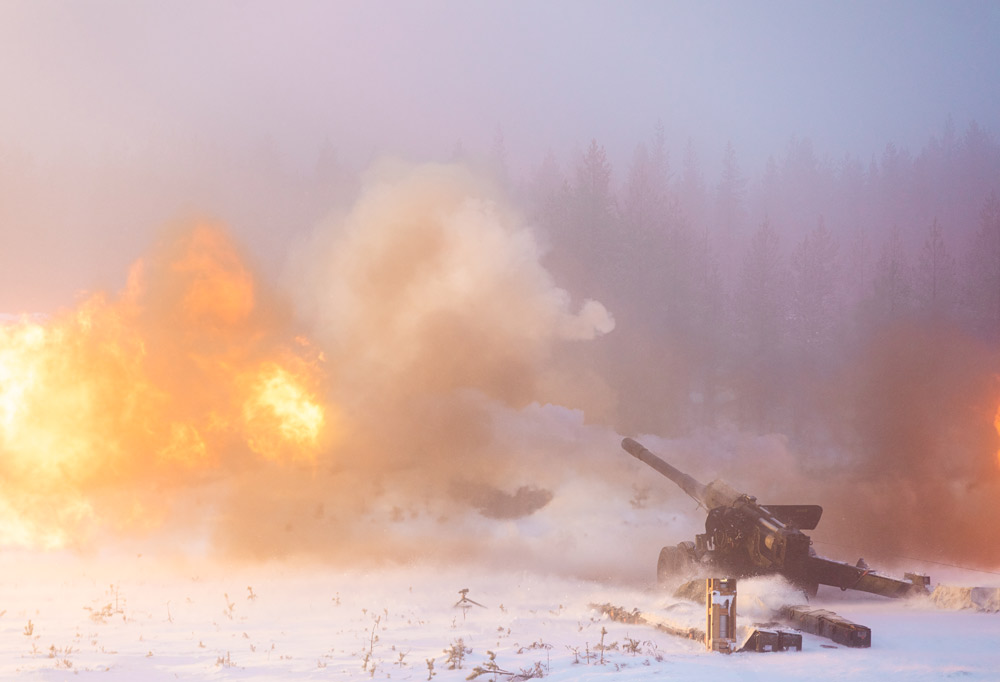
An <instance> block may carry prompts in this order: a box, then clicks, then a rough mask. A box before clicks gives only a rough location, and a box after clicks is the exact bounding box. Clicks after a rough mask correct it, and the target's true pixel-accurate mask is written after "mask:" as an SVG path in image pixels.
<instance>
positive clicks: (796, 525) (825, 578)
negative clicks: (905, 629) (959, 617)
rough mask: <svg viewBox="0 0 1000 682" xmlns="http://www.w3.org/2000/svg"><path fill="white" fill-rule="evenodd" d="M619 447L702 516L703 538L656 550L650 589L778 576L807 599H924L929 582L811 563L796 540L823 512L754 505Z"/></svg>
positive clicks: (807, 544) (809, 552)
mask: <svg viewBox="0 0 1000 682" xmlns="http://www.w3.org/2000/svg"><path fill="white" fill-rule="evenodd" d="M622 448H624V450H625V451H626V452H628V453H629V454H630V455H632V456H633V457H635V458H636V459H638V460H640V461H641V462H643V463H645V464H647V465H649V466H650V467H652V468H653V469H655V470H656V471H657V472H659V473H660V474H662V475H663V476H666V477H667V478H669V479H670V480H671V481H673V482H674V483H676V484H677V485H678V486H679V487H680V488H681V490H683V491H684V492H685V493H687V494H688V495H690V496H691V497H692V498H694V500H695V501H696V502H698V504H699V505H701V506H702V507H704V508H705V509H706V510H707V511H708V517H707V518H706V520H705V532H704V533H701V534H699V535H697V536H696V537H695V541H694V542H690V541H685V542H681V543H679V544H677V545H676V546H674V547H664V548H663V549H662V550H661V551H660V558H659V561H658V562H657V567H656V574H657V579H658V582H660V583H661V584H663V583H669V582H671V581H673V580H675V579H677V578H680V577H682V576H684V575H685V574H692V573H695V572H698V571H699V569H701V570H711V571H712V573H713V574H716V575H718V574H723V575H725V576H727V577H732V578H744V577H750V576H757V575H769V574H774V573H778V574H781V575H783V576H784V577H785V578H786V579H787V580H789V581H790V582H791V583H793V584H795V585H797V586H799V587H800V588H802V589H803V590H805V591H806V592H807V593H808V594H810V595H814V594H816V590H817V589H818V587H819V585H831V586H833V587H839V588H841V589H842V590H860V591H862V592H871V593H873V594H880V595H883V596H886V597H906V596H909V595H912V594H926V593H927V584H928V583H929V578H928V577H927V576H924V575H917V574H913V573H906V574H904V578H903V579H902V580H900V579H898V578H892V577H889V576H886V575H882V574H880V573H877V572H875V571H873V570H872V569H870V568H869V567H868V566H867V565H866V564H865V563H864V561H863V560H859V561H858V563H857V564H855V565H852V564H848V563H844V562H841V561H834V560H832V559H827V558H824V557H821V556H818V555H817V554H816V553H815V552H814V551H813V548H812V540H810V539H809V536H808V535H806V534H805V533H803V532H802V531H804V530H813V529H814V528H816V525H817V524H818V523H819V519H820V516H821V515H822V514H823V508H822V507H820V506H819V505H815V504H805V505H778V504H766V505H762V504H758V503H757V499H756V498H755V497H752V496H750V495H746V494H744V493H741V492H738V491H736V490H734V489H733V488H731V487H730V486H729V485H727V484H726V483H725V482H723V481H720V480H716V481H713V482H711V483H709V484H708V485H704V484H702V483H699V482H698V481H696V480H695V479H694V478H692V477H691V476H689V475H687V474H685V473H683V472H682V471H679V470H678V469H675V468H674V467H673V466H671V465H670V464H668V463H667V462H665V461H663V460H662V459H660V458H659V457H657V456H656V455H654V454H653V453H651V452H650V451H649V450H647V449H646V448H644V447H643V446H642V445H640V444H639V443H638V442H636V441H634V440H632V439H631V438H625V439H624V440H623V441H622Z"/></svg>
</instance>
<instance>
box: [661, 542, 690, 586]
mask: <svg viewBox="0 0 1000 682" xmlns="http://www.w3.org/2000/svg"><path fill="white" fill-rule="evenodd" d="M691 564H692V560H691V556H690V554H688V552H687V551H685V549H684V548H682V547H664V548H663V549H661V550H660V558H659V560H657V562H656V582H657V583H658V584H659V585H661V586H663V585H670V584H673V583H676V582H677V581H678V580H680V579H682V578H685V577H687V574H688V573H689V572H690V570H691Z"/></svg>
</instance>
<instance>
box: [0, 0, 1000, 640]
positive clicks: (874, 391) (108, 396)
mask: <svg viewBox="0 0 1000 682" xmlns="http://www.w3.org/2000/svg"><path fill="white" fill-rule="evenodd" d="M997 83H1000V5H997V4H996V3H993V2H975V1H970V2H961V3H956V2H922V3H913V2H894V1H884V2H814V3H800V2H777V1H768V2H755V3H743V2H662V3H643V2H624V3H604V2H568V1H566V2H563V1H553V2H539V3H499V2H483V3H466V2H436V1H434V2H422V3H390V2H381V1H378V2H336V3H328V2H291V3H280V4H279V3H273V2H264V1H257V0H243V1H238V0H231V1H219V2H211V3H198V2H181V3H158V2H152V1H149V2H147V1H145V0H142V1H138V2H121V1H114V0H85V1H83V2H63V1H49V0H42V1H34V2H28V1H23V2H22V1H18V0H6V1H5V2H2V3H0V314H2V318H0V545H2V546H3V547H5V548H7V549H8V550H10V551H18V552H25V553H26V554H25V556H28V555H31V554H32V553H39V554H38V556H43V555H44V556H48V555H47V554H46V553H51V552H64V553H66V556H78V557H85V558H87V560H91V559H95V557H96V558H99V559H101V560H105V559H109V557H115V556H118V555H119V553H120V552H124V554H127V555H130V556H131V555H139V554H141V555H143V556H145V557H146V558H147V559H146V560H147V561H156V560H157V557H162V558H163V562H164V564H163V565H164V566H166V565H167V564H170V565H171V566H172V565H173V564H172V563H170V562H180V564H181V565H184V561H187V559H186V558H185V557H188V558H192V557H194V558H192V559H191V560H192V561H195V560H197V561H202V560H212V561H219V562H221V563H220V565H224V566H230V567H239V566H254V567H256V568H255V569H254V570H262V569H260V567H261V566H267V565H272V564H270V563H269V562H277V563H278V564H281V565H287V566H296V567H298V568H302V567H308V568H310V570H311V569H312V568H315V567H319V568H320V570H352V571H365V570H374V569H383V568H384V569H385V570H391V571H398V569H399V567H400V566H404V567H405V566H411V565H423V566H424V569H423V570H425V571H426V570H427V568H426V567H427V566H434V565H447V566H450V567H454V566H460V565H463V563H464V562H473V563H476V564H478V565H482V566H488V567H489V568H490V569H491V570H492V571H497V572H501V573H502V572H504V571H525V572H527V573H528V574H531V575H555V576H557V577H558V579H560V580H562V579H565V580H597V581H601V584H607V585H614V586H616V588H621V589H625V588H626V587H627V588H628V589H642V588H644V587H646V586H647V585H648V583H649V582H650V580H651V578H652V575H653V568H654V565H655V557H656V553H657V552H658V550H659V548H660V546H662V545H665V544H673V543H676V542H678V541H681V540H686V539H690V538H691V537H692V536H693V535H694V534H695V533H697V532H700V531H701V528H702V527H703V523H704V513H703V511H701V510H698V509H697V508H696V505H695V503H694V502H693V501H692V500H690V499H688V498H687V497H685V496H684V495H683V493H682V492H681V491H680V490H679V489H677V488H676V487H675V486H674V485H673V484H671V483H670V482H669V481H666V480H664V479H662V478H660V477H659V476H657V475H656V474H655V473H654V472H652V471H651V470H648V469H647V468H646V467H644V466H643V465H642V464H640V463H638V462H636V461H635V460H633V459H632V458H630V457H629V456H628V455H626V454H625V453H624V452H623V451H622V450H621V448H620V447H619V444H620V441H621V439H622V437H623V436H632V437H635V438H637V439H638V440H641V441H642V442H643V443H644V444H645V445H646V446H647V447H649V448H650V449H651V450H653V451H654V452H656V453H657V454H660V455H662V456H663V457H665V458H667V459H669V460H670V461H671V462H672V463H673V464H674V465H675V466H677V467H678V468H680V469H681V470H684V471H686V472H688V473H690V474H691V475H693V476H694V477H696V478H697V479H699V480H701V481H703V482H708V481H711V480H713V479H714V478H717V477H721V478H724V479H726V480H727V481H728V482H729V483H730V484H732V485H733V486H734V487H735V488H737V489H740V490H742V491H745V492H747V493H749V494H751V495H756V496H757V498H758V499H759V500H760V501H761V502H762V503H767V502H771V503H780V504H793V503H802V504H820V505H822V506H823V507H824V509H825V512H824V517H823V520H822V522H821V523H820V525H819V527H818V528H817V529H816V530H815V531H813V532H811V536H812V538H813V539H814V541H815V543H816V549H817V551H819V552H820V553H821V554H824V555H826V556H830V557H834V558H837V559H843V560H848V561H851V562H852V563H853V562H854V561H856V560H857V558H858V557H859V556H864V557H865V558H866V559H867V560H869V561H870V562H871V563H876V562H878V564H879V565H880V566H886V567H889V568H893V569H897V568H898V569H900V570H902V569H907V570H909V569H910V568H918V569H919V570H926V571H928V572H931V573H933V572H934V571H935V570H936V569H940V570H957V569H975V570H977V571H984V572H985V573H979V574H978V575H981V576H983V577H984V582H991V581H992V582H996V572H997V571H1000V528H998V526H997V524H996V523H995V520H996V519H997V518H998V514H1000V141H998V137H997V136H998V135H1000V116H998V112H1000V87H998V86H997ZM60 556H61V555H60ZM168 558H169V561H168ZM195 558H196V559H195ZM109 560H110V559H109ZM39 561H42V562H43V563H45V562H48V561H50V560H48V559H39ZM48 565H49V564H48V563H46V566H48ZM233 570H237V571H238V570H239V569H238V568H234V569H233ZM296 570H298V569H296ZM393 575H394V576H397V577H398V575H399V573H398V572H395V573H393ZM964 575H967V574H964ZM78 577H79V576H78ZM395 579H396V578H394V580H395ZM357 584H360V585H368V584H370V583H368V582H365V580H361V579H358V581H357ZM623 586H624V587H623ZM240 589H242V588H240ZM456 589H457V588H456ZM496 589H499V588H496ZM168 592H169V589H167V588H164V592H163V593H164V594H166V593H168ZM327 598H329V597H327ZM502 598H503V597H502V595H498V599H502ZM227 599H228V597H227ZM3 608H4V604H2V603H0V610H2V609H3ZM26 608H27V607H26ZM373 608H374V607H373ZM0 617H2V614H0ZM199 617H201V616H199ZM445 620H446V619H445ZM442 622H443V621H442ZM991 622H992V621H991ZM21 626H23V623H18V628H20V627H21ZM366 627H367V624H366ZM991 627H995V626H993V625H991ZM373 632H374V630H373ZM435 646H436V645H435Z"/></svg>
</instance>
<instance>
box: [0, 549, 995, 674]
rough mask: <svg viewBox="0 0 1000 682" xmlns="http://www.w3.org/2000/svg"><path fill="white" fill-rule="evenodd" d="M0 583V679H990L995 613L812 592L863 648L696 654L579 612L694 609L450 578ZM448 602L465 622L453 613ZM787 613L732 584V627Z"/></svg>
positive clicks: (284, 571) (236, 576)
mask: <svg viewBox="0 0 1000 682" xmlns="http://www.w3.org/2000/svg"><path fill="white" fill-rule="evenodd" d="M622 560H623V561H628V560H630V559H628V558H627V557H622ZM0 571H2V575H3V576H4V580H3V584H2V587H0V679H5V680H6V679H15V678H16V679H36V680H78V679H81V678H89V677H92V678H94V679H100V680H107V681H108V682H111V681H113V680H178V679H179V680H277V679H281V680H329V679H367V678H374V679H398V680H427V679H435V680H439V681H443V680H462V679H466V678H467V677H469V676H470V675H473V674H475V672H476V671H477V668H478V669H479V670H489V671H491V672H485V673H484V674H482V675H481V676H480V677H478V679H481V680H492V679H512V678H514V677H513V676H516V675H523V676H525V677H526V676H529V675H536V676H537V675H541V676H544V678H545V679H551V680H592V679H611V680H637V679H638V680H644V679H666V680H690V679H711V680H768V681H773V680H778V681H781V680H800V679H812V680H874V679H880V678H881V679H888V678H891V679H893V680H941V679H951V678H957V679H963V680H969V681H972V680H998V679H1000V646H998V643H1000V614H996V613H982V612H974V611H970V610H948V609H941V608H938V607H936V606H934V605H933V604H931V603H930V601H929V600H925V601H916V602H894V601H889V600H886V599H882V598H878V597H869V596H867V595H854V594H850V593H841V592H839V591H836V590H829V591H827V590H826V588H821V591H820V594H819V595H818V597H817V598H816V599H815V600H814V601H813V604H814V605H816V606H817V607H822V608H827V609H830V610H833V611H836V612H837V613H839V614H840V615H842V616H844V617H846V618H848V619H851V620H853V621H855V622H858V623H861V624H864V625H867V626H869V627H870V628H871V629H872V647H871V648H870V649H847V648H844V647H842V646H836V645H833V644H832V642H830V641H829V640H825V639H821V638H819V637H816V636H813V635H808V634H806V635H803V650H802V651H801V652H796V651H789V652H783V653H766V654H757V653H743V654H735V655H731V656H725V655H722V654H713V653H710V652H707V651H706V650H705V649H704V647H703V646H702V645H701V644H700V643H697V642H693V641H689V640H685V639H680V638H676V637H672V636H669V635H666V634H663V633H661V632H659V631H657V630H655V629H653V628H650V627H648V626H636V625H626V624H622V623H617V622H613V621H611V620H609V619H608V618H607V617H606V616H604V615H602V614H601V612H600V611H599V610H597V609H594V608H593V607H592V605H593V604H595V603H608V602H610V603H612V604H616V605H619V606H623V607H625V608H626V609H629V610H631V609H632V608H639V609H640V610H642V611H649V612H655V613H661V614H664V615H666V616H668V617H670V618H674V619H679V620H683V619H684V618H688V619H692V620H693V621H694V624H697V625H702V623H701V622H700V619H701V611H700V609H699V608H698V607H696V606H695V605H693V604H692V605H690V606H687V605H680V606H673V607H671V604H675V603H676V600H674V599H672V598H667V597H666V596H665V595H663V594H660V593H658V592H656V591H655V590H647V589H639V588H636V587H629V586H623V585H621V584H615V583H613V582H606V583H603V582H594V581H585V580H580V579H574V578H568V577H559V576H552V575H549V576H545V575H539V574H535V573H531V572H523V571H521V572H500V571H496V570H489V569H484V568H482V567H476V566H471V565H460V564H455V563H451V564H449V565H445V566H433V565H421V566H414V567H392V568H383V569H378V570H367V571H364V570H351V571H345V570H343V569H334V568H328V567H324V566H322V565H319V564H315V563H313V564H311V565H303V564H298V565H294V566H293V565H290V564H266V565H261V564H258V565H253V566H246V565H244V566H237V567H234V566H229V567H224V566H221V565H218V564H214V563H211V562H207V561H202V560H193V559H174V560H165V559H162V558H159V559H154V558H152V557H150V556H146V555H136V554H132V555H130V556H129V557H128V558H126V559H114V560H113V559H109V558H102V559H97V558H89V559H88V558H80V557H76V556H73V555H70V554H65V553H48V554H43V553H36V552H27V551H22V552H8V553H7V554H5V555H4V556H3V557H2V559H0ZM953 577H955V578H956V579H963V578H967V579H969V580H975V579H976V578H975V576H972V575H966V576H953ZM979 580H980V581H982V576H979ZM462 589H468V593H467V598H468V599H470V600H473V601H475V602H478V603H479V604H481V605H482V606H478V605H474V604H470V605H469V607H468V608H465V609H463V608H460V607H456V606H455V604H456V603H457V602H459V601H460V600H461V598H462V594H461V593H460V590H462ZM794 597H795V594H794V591H793V590H791V589H790V588H789V587H788V586H787V585H784V584H782V583H780V582H777V581H774V580H757V581H744V582H742V583H741V584H740V595H739V602H738V603H739V604H740V611H741V617H742V619H743V622H744V623H745V622H747V621H749V620H751V619H763V618H766V615H767V610H768V608H769V607H772V606H777V605H780V603H782V602H784V601H786V600H790V599H794ZM602 644H603V649H602ZM494 667H495V669H494ZM507 673H511V674H507ZM515 679H516V678H515Z"/></svg>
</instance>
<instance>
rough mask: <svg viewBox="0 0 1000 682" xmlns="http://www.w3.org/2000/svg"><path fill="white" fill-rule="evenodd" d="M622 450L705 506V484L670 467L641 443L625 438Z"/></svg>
mask: <svg viewBox="0 0 1000 682" xmlns="http://www.w3.org/2000/svg"><path fill="white" fill-rule="evenodd" d="M622 448H623V449H624V450H625V452H627V453H628V454H630V455H632V456H633V457H635V458H636V459H637V460H639V461H640V462H642V463H643V464H646V465H648V466H650V467H652V468H653V469H656V471H658V472H659V473H661V474H663V475H664V476H666V477H667V478H669V479H670V480H671V481H673V482H674V483H676V484H677V485H678V486H680V489H681V490H683V491H684V492H686V493H687V494H688V495H690V496H691V497H693V498H694V499H695V501H697V502H698V503H699V504H702V505H704V504H705V486H704V485H703V484H701V483H699V482H698V481H696V480H695V479H694V478H692V477H691V476H688V475H687V474H685V473H684V472H683V471H680V470H678V469H675V468H674V467H672V466H670V465H669V464H667V463H666V462H664V461H663V460H662V459H660V458H659V457H657V456H656V455H654V454H653V453H652V452H650V451H649V450H647V449H646V448H644V447H643V446H642V444H641V443H638V442H636V441H634V440H632V439H631V438H625V439H624V440H622Z"/></svg>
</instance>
